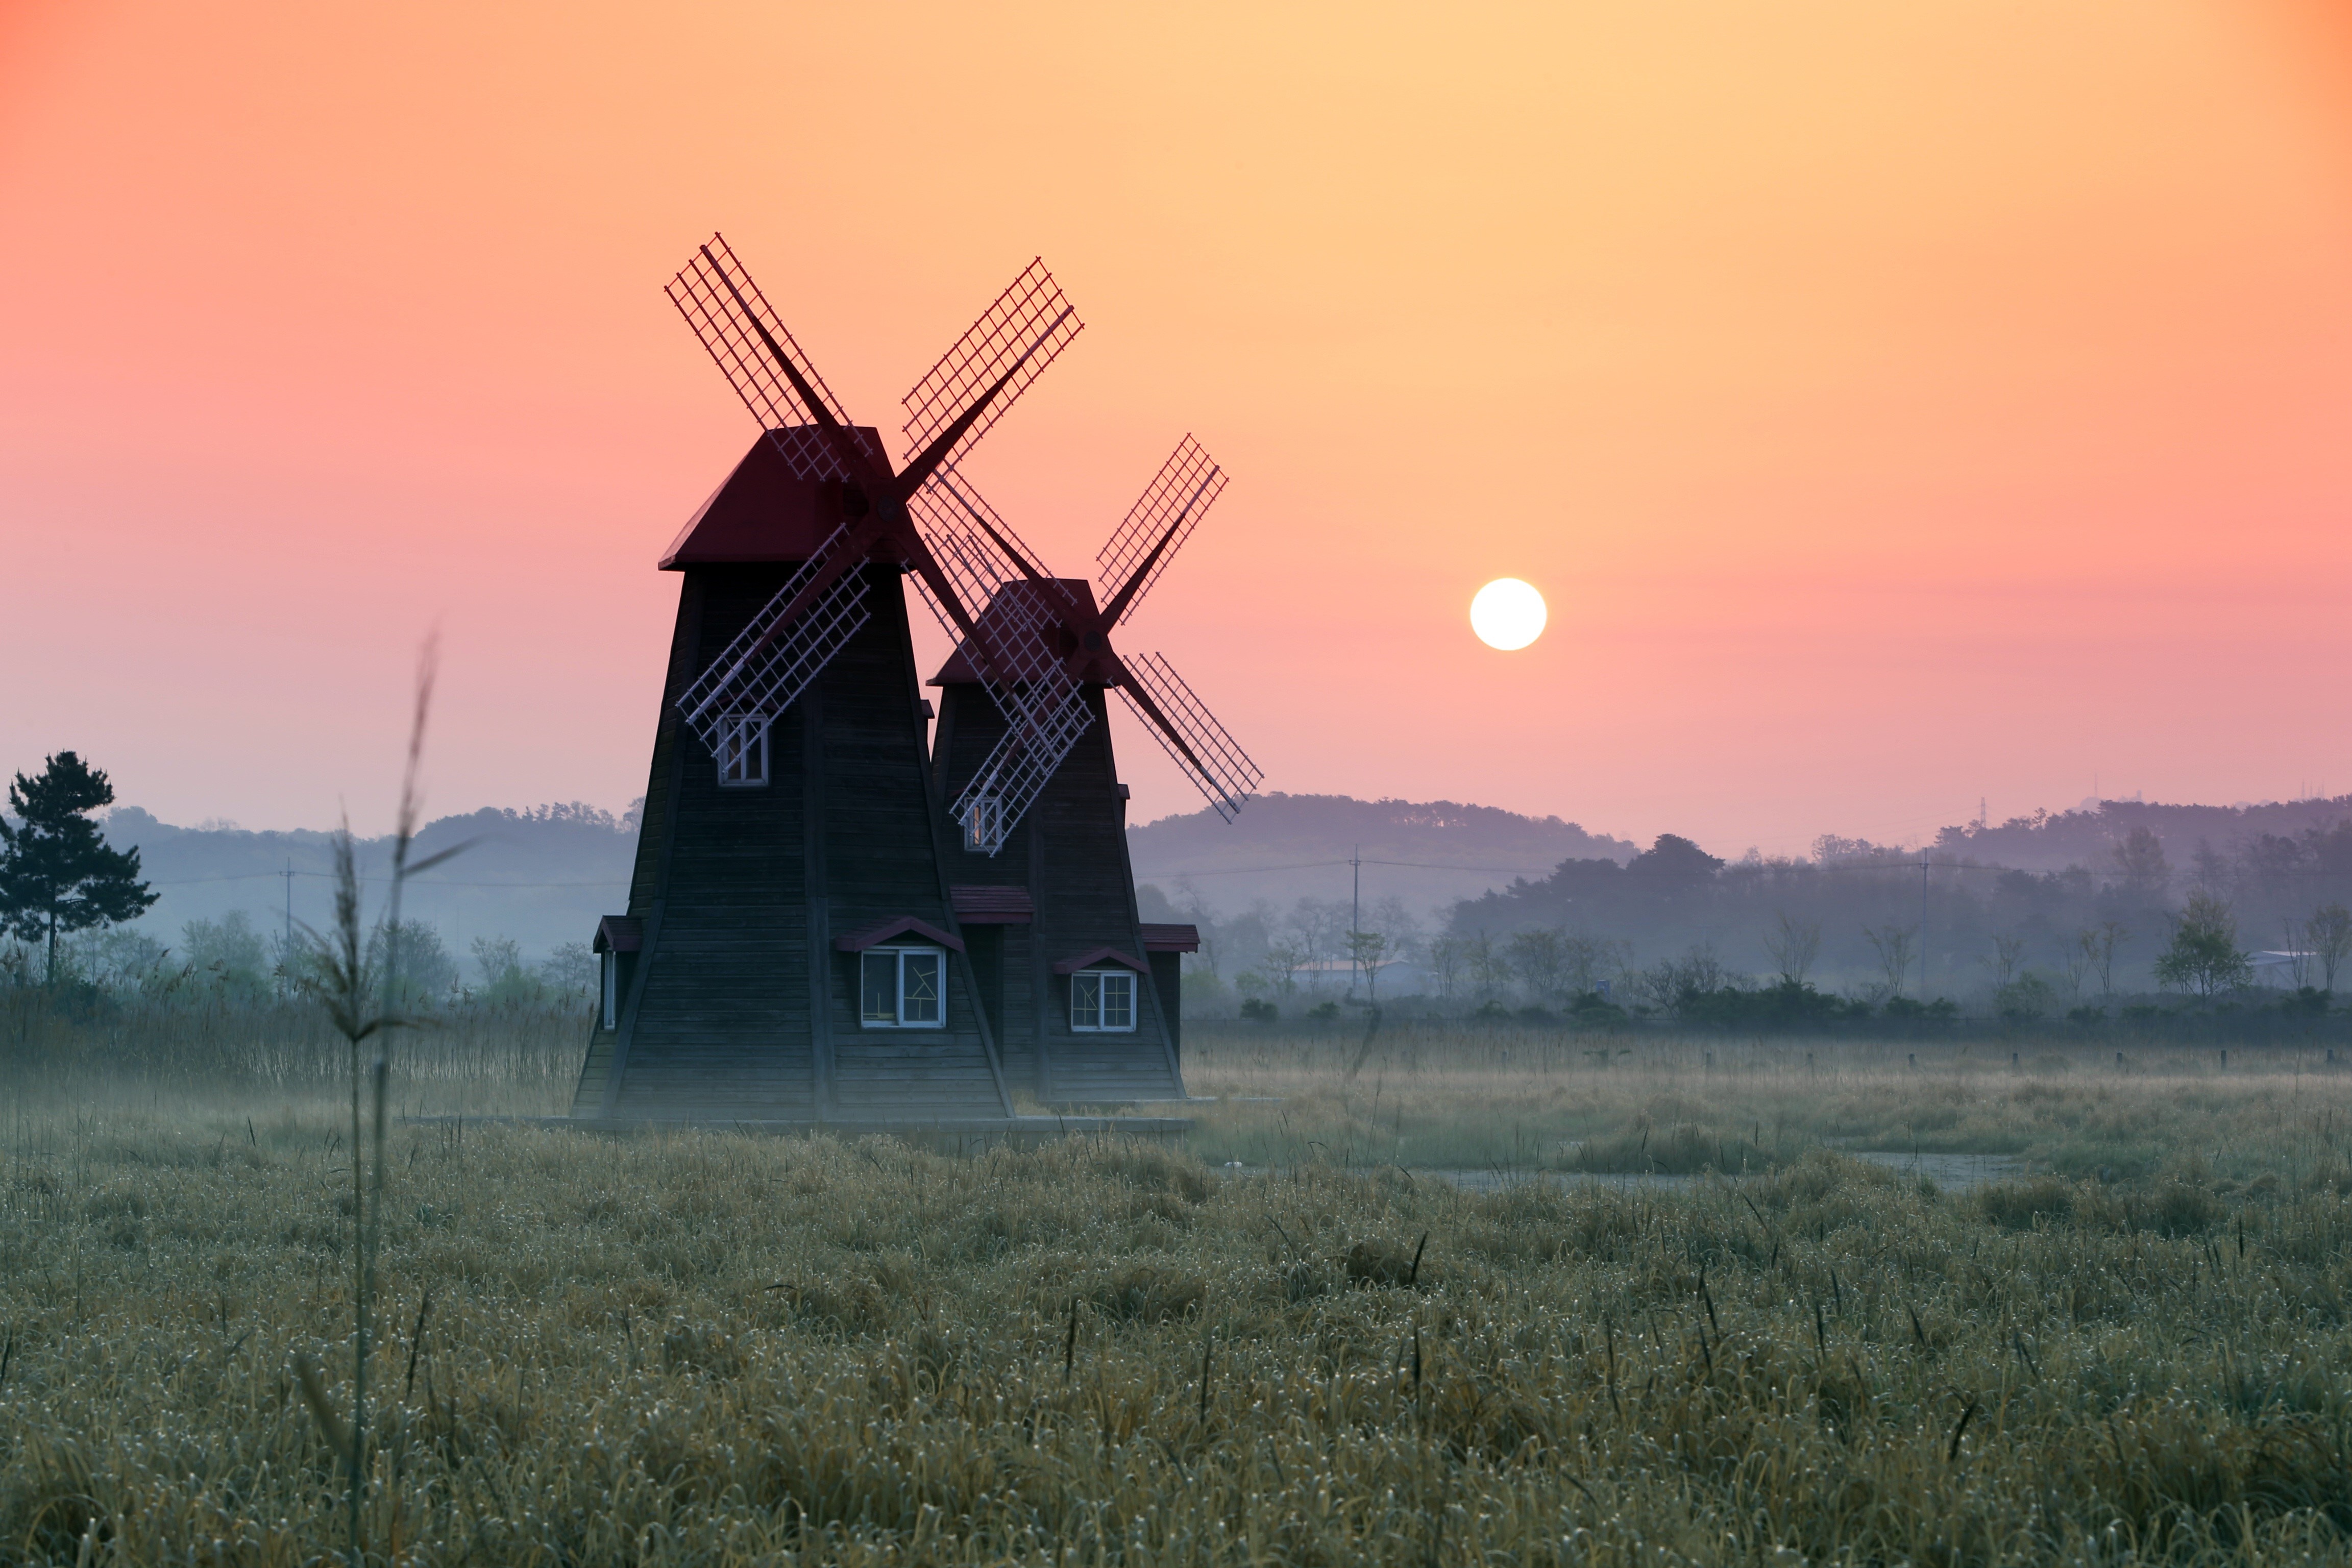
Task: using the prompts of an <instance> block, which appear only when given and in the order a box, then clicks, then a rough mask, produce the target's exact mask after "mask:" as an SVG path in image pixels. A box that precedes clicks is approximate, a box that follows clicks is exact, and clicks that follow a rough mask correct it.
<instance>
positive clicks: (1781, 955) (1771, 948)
mask: <svg viewBox="0 0 2352 1568" xmlns="http://www.w3.org/2000/svg"><path fill="white" fill-rule="evenodd" d="M1764 950H1765V951H1766V952H1769V953H1770V954H1771V955H1772V962H1773V963H1776V964H1778V965H1779V966H1780V983H1781V984H1783V985H1802V984H1804V983H1805V976H1806V974H1807V973H1809V972H1811V969H1812V967H1813V961H1814V960H1815V959H1818V958H1819V957H1821V955H1822V922H1821V921H1801V920H1799V919H1797V918H1796V917H1795V916H1794V915H1791V914H1790V912H1789V911H1788V910H1780V912H1779V913H1778V914H1776V915H1775V916H1774V917H1773V920H1772V929H1771V930H1769V931H1766V932H1765V933H1764Z"/></svg>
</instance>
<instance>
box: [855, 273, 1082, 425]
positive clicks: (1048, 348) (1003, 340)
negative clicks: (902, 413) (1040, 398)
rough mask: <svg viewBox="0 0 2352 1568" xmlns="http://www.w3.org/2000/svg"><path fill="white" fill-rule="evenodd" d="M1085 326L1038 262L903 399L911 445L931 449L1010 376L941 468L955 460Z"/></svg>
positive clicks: (997, 418) (1006, 290) (999, 298)
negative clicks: (964, 415)
mask: <svg viewBox="0 0 2352 1568" xmlns="http://www.w3.org/2000/svg"><path fill="white" fill-rule="evenodd" d="M1085 330H1086V323H1085V322H1084V321H1079V320H1078V315H1077V312H1076V310H1073V309H1071V307H1070V303H1069V301H1068V300H1065V299H1064V298H1063V297H1062V288H1061V285H1060V284H1058V283H1056V282H1055V281H1054V275H1053V274H1052V273H1050V272H1048V271H1046V270H1045V262H1044V260H1043V259H1039V260H1034V261H1032V262H1030V263H1029V265H1028V266H1027V267H1025V268H1023V269H1022V272H1021V276H1020V277H1018V278H1015V279H1013V286H1012V287H1011V288H1009V289H1005V291H1004V292H1003V293H1002V294H1000V295H998V296H997V299H996V302H995V303H994V304H992V305H991V306H990V307H989V308H988V309H987V310H985V311H983V312H982V314H981V318H980V320H979V321H974V322H973V323H972V325H971V331H968V332H966V333H964V335H963V337H962V338H961V341H959V342H957V343H956V345H955V346H954V347H953V348H951V349H950V350H948V352H947V353H944V354H942V355H940V363H937V364H935V365H933V366H932V367H931V369H930V374H928V375H926V376H924V377H923V379H922V380H920V381H919V382H917V383H916V384H915V385H914V388H913V389H912V390H911V391H909V392H908V394H907V395H906V396H905V398H903V399H902V400H901V401H902V402H903V403H904V404H905V405H906V408H907V423H906V425H905V426H903V428H904V430H905V433H906V437H907V440H908V451H910V452H917V451H921V450H923V449H924V448H926V447H929V445H930V444H931V442H932V441H934V440H935V439H937V438H938V437H940V435H941V434H942V433H943V432H945V431H946V430H947V429H948V427H949V426H951V425H953V424H954V423H955V422H956V420H957V419H958V418H959V417H960V416H961V415H962V414H963V412H964V411H965V410H966V409H967V408H969V407H971V405H972V404H973V402H974V401H976V400H977V399H978V398H979V397H980V395H982V393H984V392H986V391H987V390H988V389H989V388H990V387H992V386H993V385H995V384H997V382H999V381H1000V380H1002V381H1003V383H1004V384H1003V389H1002V390H1001V391H999V392H998V393H997V395H996V396H995V397H994V398H993V399H992V400H991V401H990V403H989V405H988V406H987V408H986V409H985V410H984V411H983V412H982V414H981V416H980V417H979V418H978V419H977V420H975V421H973V423H972V424H971V426H969V427H968V428H966V429H965V430H964V431H963V433H962V434H961V436H959V437H956V439H955V442H954V444H953V445H951V446H950V447H949V448H948V450H947V452H946V454H945V455H944V456H943V457H942V458H940V467H941V468H946V467H949V466H951V465H952V464H953V463H954V462H955V460H956V459H957V458H961V456H963V454H964V453H966V452H968V451H970V450H971V445H972V443H973V442H975V441H977V440H979V439H980V438H981V437H982V436H984V435H986V434H987V433H988V428H989V426H992V425H993V424H995V423H996V422H997V421H998V420H999V419H1001V418H1003V416H1004V411H1005V410H1006V409H1008V408H1010V407H1012V406H1013V404H1014V403H1015V402H1016V401H1017V400H1018V399H1019V398H1020V396H1021V395H1022V394H1023V393H1024V392H1026V391H1027V390H1029V384H1030V383H1031V382H1034V381H1035V380H1036V379H1037V377H1038V376H1039V375H1040V374H1044V372H1045V367H1046V366H1047V365H1049V364H1051V363H1054V359H1055V355H1057V354H1059V353H1061V352H1062V351H1063V350H1064V349H1066V348H1067V347H1069V346H1070V341H1071V340H1072V339H1073V338H1076V336H1077V335H1078V333H1080V332H1081V331H1085Z"/></svg>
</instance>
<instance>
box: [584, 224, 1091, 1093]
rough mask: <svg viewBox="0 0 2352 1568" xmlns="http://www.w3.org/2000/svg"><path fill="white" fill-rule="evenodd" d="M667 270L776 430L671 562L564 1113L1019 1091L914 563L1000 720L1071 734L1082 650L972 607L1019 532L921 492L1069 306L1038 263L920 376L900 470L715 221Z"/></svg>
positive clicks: (1039, 351)
mask: <svg viewBox="0 0 2352 1568" xmlns="http://www.w3.org/2000/svg"><path fill="white" fill-rule="evenodd" d="M668 294H669V298H670V300H671V301H672V303H674V304H675V305H676V306H677V309H678V310H679V312H680V313H681V314H682V315H683V316H684V317H685V318H686V320H687V321H688V324H689V325H690V326H691V327H692V328H693V329H694V331H695V333H696V335H697V337H698V339H699V340H700V342H701V343H702V345H703V347H704V348H705V349H706V350H707V351H708V352H709V354H710V357H711V358H712V360H713V361H714V362H715V363H717V364H718V365H719V369H720V371H721V372H722V373H723V374H725V375H726V377H727V380H728V382H729V384H730V386H731V387H732V388H733V389H734V391H735V393H736V395H738V396H739V397H740V399H741V400H742V402H743V404H744V405H745V406H746V407H747V408H749V409H750V410H751V414H752V416H754V417H755V418H756V419H758V420H759V422H760V428H761V435H760V437H759V439H758V440H757V441H755V442H754V443H753V445H752V447H751V451H750V452H749V453H748V454H747V455H746V456H745V458H743V460H742V461H741V462H740V463H739V464H738V465H737V466H736V468H735V469H734V471H733V472H732V473H731V474H730V476H729V477H728V479H727V480H726V481H725V482H724V483H723V484H721V485H720V487H719V489H718V490H717V491H716V492H715V493H714V494H713V495H712V496H711V498H710V499H709V500H708V501H707V502H705V503H704V505H703V507H702V509H701V510H699V511H698V512H697V513H696V514H695V515H694V517H693V518H692V519H691V520H690V521H688V525H687V527H686V528H685V530H683V531H681V532H680V534H679V535H678V537H677V540H676V542H673V543H672V545H671V547H670V549H669V551H668V552H667V554H666V555H665V556H664V557H663V560H662V562H661V566H662V568H663V569H664V570H670V571H677V572H680V573H681V574H683V576H684V581H683V583H682V584H681V587H680V593H679V600H678V613H677V626H676V630H675V632H674V633H673V636H672V640H671V653H670V660H669V668H668V673H667V679H666V681H665V686H664V690H663V700H662V709H661V717H660V721H659V723H658V725H657V727H656V738H655V743H654V754H653V764H652V772H651V776H650V778H649V780H648V783H647V785H646V806H645V815H644V819H643V826H642V829H641V832H640V837H639V841H638V848H637V858H636V864H635V870H634V874H633V876H632V879H631V884H630V890H629V906H628V912H627V913H626V914H625V915H614V916H607V917H606V918H605V919H604V921H602V922H600V924H599V926H598V929H597V933H596V939H595V943H594V946H595V951H596V952H598V953H599V955H600V957H601V960H602V965H603V970H602V973H603V998H602V1005H601V1009H600V1012H599V1016H598V1018H597V1023H596V1026H595V1028H594V1030H593V1033H592V1036H591V1039H590V1046H589V1051H588V1056H587V1059H586V1062H585V1064H584V1065H583V1070H582V1075H581V1080H580V1086H579V1089H578V1091H577V1093H576V1095H575V1097H574V1101H573V1110H574V1114H580V1115H591V1116H602V1117H647V1116H654V1117H674V1116H693V1115H698V1114H711V1113H720V1114H725V1115H727V1116H729V1117H730V1118H733V1119H745V1118H750V1119H758V1120H780V1121H795V1120H821V1119H829V1118H836V1117H837V1118H845V1119H848V1118H857V1117H869V1118H871V1117H883V1116H892V1115H904V1114H907V1113H909V1112H912V1113H917V1114H921V1115H925V1116H938V1115H943V1114H964V1115H982V1116H1002V1115H1004V1114H1008V1113H1009V1111H1010V1109H1011V1102H1010V1100H1009V1099H1008V1098H1007V1096H1006V1093H1005V1089H1004V1082H1003V1070H1002V1065H1001V1062H1000V1060H999V1058H998V1055H997V1051H996V1047H995V1042H994V1039H993V1037H992V1034H991V1031H990V1029H989V1026H988V1022H987V1019H986V1017H985V1015H984V1013H983V1012H982V1009H981V1008H980V1007H979V1006H978V1005H977V998H976V995H975V993H974V989H973V985H972V977H971V964H970V961H969V957H968V954H967V952H966V944H965V942H964V940H963V938H962V935H961V931H960V930H959V926H958V922H957V921H956V917H955V912H954V910H953V907H952V904H951V902H950V898H949V893H948V882H947V878H946V875H945V870H946V856H947V855H948V854H949V853H950V844H949V842H948V837H949V836H948V835H947V833H946V830H945V827H944V819H943V814H942V808H941V806H940V802H939V801H938V799H937V797H936V796H935V795H934V793H933V785H932V779H931V775H930V771H929V766H928V764H927V760H926V757H925V755H924V740H923V727H924V721H925V710H927V709H928V706H929V705H928V704H927V703H924V702H923V701H922V699H921V693H920V689H919V685H918V682H917V671H916V668H915V664H914V649H913V642H912V639H911V637H910V636H909V632H908V625H907V616H906V601H905V595H904V594H903V592H901V590H900V587H899V583H900V580H901V578H902V577H903V576H912V577H913V578H914V579H915V582H916V584H917V585H918V587H919V590H920V591H921V593H922V595H923V597H924V599H925V602H926V603H927V604H928V605H929V606H930V608H931V610H932V612H933V613H934V614H935V615H937V616H939V618H940V623H941V625H942V626H946V627H947V628H949V630H950V635H951V636H954V637H957V638H958V639H959V641H960V644H961V646H963V647H968V648H970V649H971V659H972V661H973V668H974V672H975V678H976V679H977V682H978V684H979V686H980V687H981V688H982V689H984V690H985V691H986V692H987V694H988V697H989V700H991V701H992V703H993V704H995V705H996V707H997V709H998V710H999V712H1000V713H1001V714H1003V715H1004V721H1005V726H1006V731H1007V732H1008V733H1011V734H1015V735H1018V736H1021V737H1024V743H1032V744H1035V745H1037V746H1038V747H1040V748H1050V747H1051V746H1053V745H1055V744H1058V743H1059V742H1058V741H1057V740H1056V739H1055V737H1056V734H1057V731H1055V729H1054V726H1055V725H1056V724H1057V723H1058V724H1067V723H1068V722H1070V719H1069V717H1068V707H1069V705H1068V702H1067V698H1068V695H1069V693H1070V692H1071V691H1073V690H1075V689H1076V686H1077V683H1078V678H1077V676H1076V674H1074V673H1072V672H1069V671H1067V670H1065V669H1064V668H1061V666H1060V664H1058V663H1057V662H1055V660H1054V659H1052V658H1050V657H1049V650H1048V649H1046V648H1045V647H1044V645H1043V644H1042V643H1040V642H1039V640H1038V639H1036V638H1034V637H1030V638H1026V639H1023V638H1019V637H1008V636H1004V635H1002V634H1000V633H999V631H998V629H997V626H996V625H995V624H993V623H992V624H990V625H987V626H982V625H981V624H979V623H978V622H977V621H976V620H975V619H974V616H975V613H977V612H979V611H981V610H982V608H983V607H984V606H985V605H987V603H988V602H989V600H990V598H991V597H992V595H993V594H994V591H995V589H996V587H997V585H998V584H999V582H1000V581H1002V580H1003V577H1004V576H1005V575H1006V574H1007V573H1008V572H1010V571H1011V570H1012V569H1013V568H1012V567H1011V566H1009V565H1008V564H1006V563H1003V560H1002V559H1001V552H1002V551H1003V550H1005V549H1012V550H1015V551H1018V552H1021V553H1022V555H1023V556H1024V558H1025V556H1026V553H1027V552H1026V551H1025V547H1023V546H1021V545H1020V543H1019V542H1018V541H1017V539H1015V538H1014V537H1013V535H1012V533H1011V531H1009V530H1001V531H1000V532H999V533H998V535H997V536H995V537H993V538H992V537H990V536H988V535H985V534H982V533H981V532H978V531H975V530H974V529H973V528H972V526H971V524H970V523H969V522H968V521H964V520H963V514H961V513H960V512H957V511H953V510H948V509H947V508H946V507H944V506H942V505H940V504H939V503H938V498H937V495H936V494H935V493H934V492H936V491H938V490H939V489H941V488H942V487H944V486H947V485H949V484H950V483H952V482H953V479H954V476H955V472H956V470H955V464H956V461H957V459H959V458H961V457H962V456H964V455H965V454H966V453H968V452H969V451H970V450H971V447H972V445H973V444H974V443H975V442H977V441H978V440H979V439H980V438H981V437H982V436H983V435H985V434H986V433H987V431H988V430H989V428H990V427H991V426H992V425H994V424H995V422H996V421H997V420H998V419H1000V418H1001V417H1003V414H1004V412H1005V411H1006V410H1007V409H1008V408H1010V407H1011V406H1012V405H1013V402H1014V401H1015V400H1016V399H1018V398H1019V396H1020V395H1021V394H1022V393H1023V392H1024V391H1025V390H1026V389H1027V388H1028V387H1029V385H1030V384H1033V383H1034V381H1035V379H1036V378H1037V376H1038V375H1039V374H1041V373H1042V372H1043V371H1044V370H1045V366H1046V365H1048V364H1050V363H1052V362H1053V360H1054V359H1055V356H1056V355H1058V354H1059V353H1061V351H1062V350H1063V349H1064V348H1066V346H1067V345H1068V344H1069V342H1070V341H1071V340H1072V339H1073V338H1075V337H1076V334H1077V333H1078V331H1080V330H1081V329H1082V325H1083V323H1081V322H1080V321H1078V318H1077V316H1076V313H1075V311H1074V310H1072V309H1071V307H1070V306H1069V304H1068V302H1067V301H1066V300H1065V299H1064V298H1063V296H1062V292H1061V290H1060V289H1059V288H1058V287H1057V286H1056V285H1055V282H1054V279H1053V278H1052V275H1051V274H1050V273H1048V272H1047V271H1046V270H1045V267H1044V265H1043V264H1042V263H1037V262H1033V263H1032V264H1031V265H1030V266H1029V267H1028V268H1025V269H1024V270H1023V271H1022V273H1021V274H1020V276H1019V277H1017V278H1016V279H1014V280H1013V285H1012V287H1010V288H1009V289H1006V290H1005V291H1004V292H1003V295H1001V296H1000V297H999V298H998V299H997V300H996V301H995V303H993V304H992V305H991V306H990V307H989V308H988V310H985V311H984V312H982V315H981V318H980V320H979V321H977V322H975V323H974V324H973V326H972V328H971V331H968V332H966V333H965V334H964V336H963V338H962V339H961V340H960V341H959V342H957V343H956V344H955V345H954V346H953V347H952V348H950V350H949V351H948V352H947V353H946V354H944V355H943V356H941V358H940V361H939V363H937V364H935V365H934V366H933V367H932V368H931V370H930V371H929V373H928V374H926V375H924V376H923V378H922V379H921V380H920V381H919V382H918V383H917V384H916V385H915V387H914V390H913V391H911V392H910V393H908V399H907V401H908V409H909V417H908V421H907V425H906V426H905V429H906V433H907V435H908V439H909V441H910V443H911V447H910V451H909V454H908V458H907V460H906V461H905V463H904V464H903V466H901V467H898V468H892V466H891V465H890V463H889V461H888V459H887V457H886V455H885V454H884V452H883V448H882V442H881V439H880V437H878V435H877V433H876V432H875V431H874V430H872V429H871V428H869V427H865V426H856V425H855V424H853V423H852V421H851V420H850V418H849V416H847V414H846V413H845V412H844V410H843V409H842V407H841V405H839V403H838V402H837V401H836V400H835V397H834V395H833V394H832V392H831V391H830V389H828V388H827V387H826V385H825V384H824V380H823V378H822V377H821V376H819V375H818V374H817V373H816V371H815V369H814V366H813V365H812V364H811V363H810V362H809V360H808V357H807V355H806V354H805V353H803V351H802V349H801V347H800V345H799V343H798V342H795V341H794V340H793V336H792V334H791V332H790V331H787V330H786V329H785V328H784V326H783V324H782V321H780V320H779V319H778V317H777V315H776V313H775V311H774V310H772V308H771V307H770V305H769V304H768V301H767V300H766V298H765V296H763V295H762V294H761V291H760V289H759V286H758V285H757V284H756V283H754V282H753V281H752V279H751V275H750V273H749V272H748V271H747V270H746V269H745V268H743V267H742V265H741V264H740V262H739V261H738V260H737V259H736V258H735V257H734V255H733V253H732V252H731V251H730V250H729V248H728V247H727V244H726V241H725V240H724V239H723V238H721V237H718V236H713V237H712V238H711V240H710V242H709V244H707V245H704V246H702V247H699V248H698V250H697V251H696V253H695V255H694V256H693V257H692V258H690V259H689V260H688V264H687V266H686V267H685V268H684V269H683V270H681V271H680V272H679V273H678V274H677V277H676V278H675V279H673V280H672V281H671V283H670V285H669V288H668ZM1000 541H1001V542H1000ZM1000 619H1002V617H1000Z"/></svg>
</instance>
